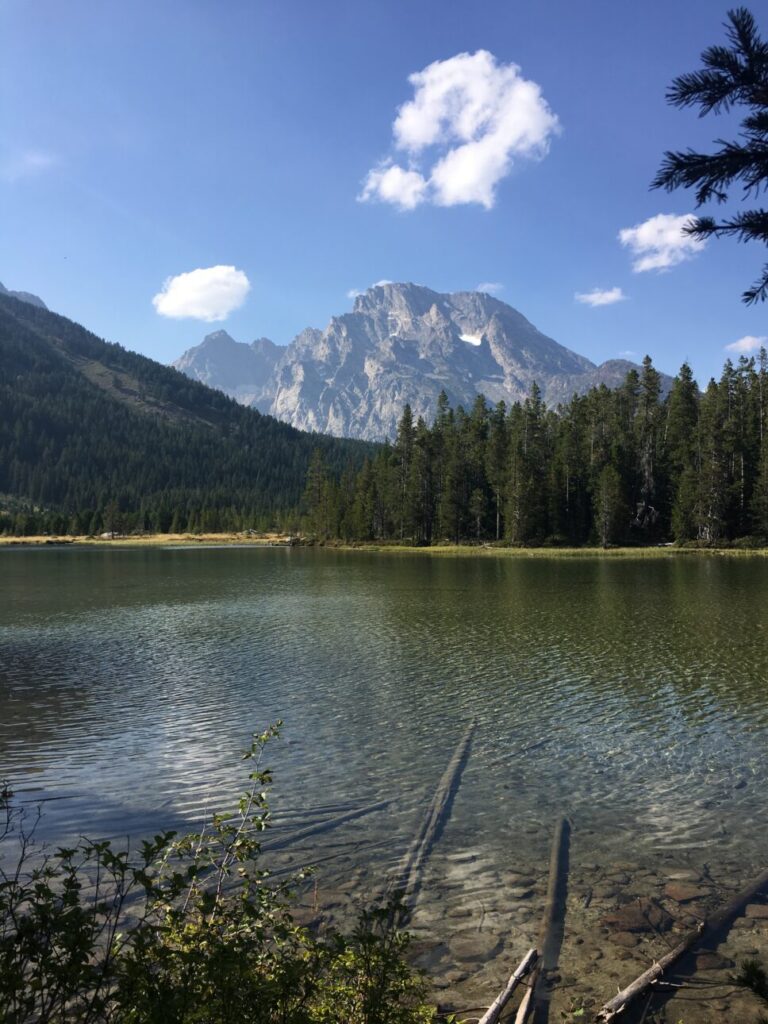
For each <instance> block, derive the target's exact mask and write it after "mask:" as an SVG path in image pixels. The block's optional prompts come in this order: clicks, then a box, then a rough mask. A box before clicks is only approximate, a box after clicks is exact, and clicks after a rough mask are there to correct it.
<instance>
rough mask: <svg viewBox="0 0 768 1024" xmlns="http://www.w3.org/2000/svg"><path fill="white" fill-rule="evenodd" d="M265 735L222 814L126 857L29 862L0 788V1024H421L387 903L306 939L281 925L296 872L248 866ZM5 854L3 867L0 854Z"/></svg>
mask: <svg viewBox="0 0 768 1024" xmlns="http://www.w3.org/2000/svg"><path fill="white" fill-rule="evenodd" d="M279 725H280V723H278V725H277V726H274V727H272V728H270V729H268V730H267V731H266V732H265V733H262V734H260V735H256V736H255V737H254V739H253V743H252V746H251V749H250V750H249V751H248V752H247V753H246V754H245V758H246V759H247V760H249V761H250V762H251V768H252V770H251V771H250V773H249V783H250V785H249V789H248V791H247V792H246V793H245V794H244V795H243V796H242V797H241V799H240V801H239V803H238V806H237V809H236V811H235V813H234V814H231V815H222V814H216V815H213V816H212V818H211V820H210V822H208V823H207V824H206V826H205V827H204V828H202V829H201V830H200V831H199V832H195V833H190V834H188V835H184V836H181V837H178V836H177V835H176V833H174V832H164V833H161V834H159V835H156V836H155V837H154V838H153V839H152V840H151V841H145V842H144V843H142V845H141V850H140V852H139V853H138V854H137V855H133V856H132V855H130V854H129V852H127V851H115V850H113V848H112V845H111V844H110V843H109V842H98V843H96V842H89V841H85V840H83V841H81V842H80V843H79V844H77V845H76V846H74V847H71V848H61V849H58V850H56V851H55V852H54V853H53V854H49V855H47V856H43V855H41V854H40V853H39V851H38V849H37V847H36V845H35V842H34V830H35V824H36V823H35V822H34V821H33V822H32V824H31V826H30V825H29V823H28V821H27V820H26V819H25V817H24V815H23V814H22V813H21V812H20V811H19V810H18V808H16V807H15V806H14V803H13V796H12V794H11V792H10V790H9V789H8V788H5V789H4V790H2V791H0V810H2V812H3V814H4V824H3V825H2V826H0V843H2V852H3V858H2V860H0V865H5V866H4V867H2V866H0V1022H1V1024H27V1022H30V1024H31V1022H32V1021H34V1022H36V1024H47V1022H50V1024H58V1022H68V1021H77V1022H83V1024H86V1022H87V1024H101V1022H110V1024H225V1022H226V1024H230V1022H231V1021H233V1020H236V1021H238V1022H244V1024H267V1022H269V1024H331V1022H340V1021H344V1022H346V1024H427V1022H430V1021H432V1020H434V1012H433V1010H432V1008H430V1007H429V1006H428V1005H427V1004H426V1003H425V985H424V982H423V980H422V978H421V976H420V975H418V974H417V973H415V972H414V971H413V970H412V969H411V968H410V967H409V965H408V963H407V960H406V952H407V947H408V936H407V935H406V934H405V933H402V932H399V931H398V930H397V929H396V928H394V927H393V926H392V924H391V922H392V921H393V920H394V919H395V918H396V916H397V915H396V912H395V911H396V906H394V905H392V904H388V905H386V906H382V907H379V908H375V909H373V910H368V911H364V912H363V913H362V914H361V916H360V919H359V921H358V924H357V926H356V928H355V929H354V930H353V931H352V933H351V934H350V935H342V934H341V933H339V932H336V931H333V932H330V933H328V934H326V935H320V936H315V935H312V934H310V932H309V931H308V930H307V929H305V928H302V927H299V926H298V925H297V924H296V923H295V921H294V920H293V918H292V916H291V906H292V898H293V897H292V890H293V887H294V886H295V885H297V884H298V883H300V882H301V881H302V880H303V879H304V878H305V877H306V876H307V872H306V871H302V872H298V873H297V874H296V875H294V876H293V877H292V878H291V879H290V880H289V881H288V882H282V883H277V882H276V880H275V879H274V878H273V877H272V876H271V875H270V873H269V871H267V870H265V869H263V868H262V867H261V866H260V853H261V847H260V838H261V835H262V833H263V832H264V830H265V829H267V828H268V826H269V819H270V813H269V807H268V802H267V790H268V788H269V785H270V783H271V774H270V772H269V771H268V770H266V769H263V768H261V758H262V754H263V751H264V747H265V745H266V743H267V742H268V741H269V740H270V739H271V738H273V737H274V736H276V735H278V732H279ZM14 845H15V847H16V848H15V851H14V854H13V856H12V857H8V856H7V854H6V851H7V850H8V847H9V846H14Z"/></svg>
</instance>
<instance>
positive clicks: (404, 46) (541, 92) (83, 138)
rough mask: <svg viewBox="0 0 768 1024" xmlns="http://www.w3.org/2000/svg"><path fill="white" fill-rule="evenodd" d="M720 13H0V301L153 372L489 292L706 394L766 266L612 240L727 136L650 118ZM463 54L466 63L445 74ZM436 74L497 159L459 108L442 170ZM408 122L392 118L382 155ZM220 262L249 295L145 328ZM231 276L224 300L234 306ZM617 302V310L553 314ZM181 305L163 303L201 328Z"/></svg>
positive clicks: (518, 0)
mask: <svg viewBox="0 0 768 1024" xmlns="http://www.w3.org/2000/svg"><path fill="white" fill-rule="evenodd" d="M753 9H754V11H755V13H756V14H759V11H758V10H757V8H753ZM726 10H727V4H722V3H715V2H710V0H684V2H683V0H680V2H677V3H669V2H668V0H667V2H664V3H662V2H657V0H648V2H646V3H644V4H630V3H623V2H621V3H617V2H616V0H590V2H588V3H580V4H577V3H573V0H536V2H535V3H534V2H530V0H482V2H478V3H475V4H469V3H466V2H456V0H418V2H414V0H389V2H386V3H384V2H373V0H366V2H362V0H357V2H346V0H323V2H322V3H318V2H317V0H296V2H290V3H286V2H285V0H281V2H280V0H278V2H273V0H268V2H260V0H227V3H215V2H213V0H206V2H201V0H183V2H177V0H165V2H163V3H160V4H158V3H156V2H153V3H149V2H145V0H132V2H131V3H125V2H120V3H118V2H113V0H100V2H99V3H93V2H92V0H69V2H68V3H66V4H62V3H61V2H60V0H35V2H31V0H2V2H0V281H2V282H3V283H4V284H5V285H6V287H9V288H17V289H26V290H29V291H33V292H36V293H38V294H39V295H41V296H42V297H43V298H44V299H45V301H46V302H47V303H48V305H49V306H50V307H51V308H52V309H55V310H56V311H57V312H61V313H64V314H65V315H67V316H70V317H72V318H73V319H75V320H77V321H79V322H81V323H83V324H85V325H86V326H87V327H89V328H90V329H91V330H93V331H95V332H96V333H97V334H99V335H101V336H103V337H106V338H108V339H109V340H113V341H119V342H121V343H122V344H124V345H126V346H127V347H129V348H133V349H136V350H138V351H140V352H144V353H146V354H147V355H150V356H152V357H154V358H156V359H160V360H162V361H170V360H171V359H173V358H175V357H176V356H178V355H179V354H180V353H181V352H182V351H183V350H184V349H185V348H187V347H189V346H190V345H193V344H196V343H198V342H199V341H200V340H201V339H202V337H203V335H204V334H206V333H208V332H210V331H212V330H216V329H218V328H219V327H224V328H226V329H227V330H228V331H229V332H230V333H231V334H232V335H233V336H234V337H235V338H237V339H238V340H243V341H248V340H251V339H253V338H255V337H258V336H260V335H267V336H268V337H271V338H272V339H273V340H275V341H277V342H280V343H287V342H288V341H290V340H291V339H292V338H293V337H294V335H295V334H297V333H298V331H299V330H301V329H302V328H303V327H305V326H307V325H312V326H317V327H324V326H325V324H326V323H327V321H328V319H329V318H330V316H331V315H333V314H336V313H340V312H343V311H345V310H347V309H349V308H351V304H352V300H351V299H350V298H349V297H348V293H349V292H350V291H352V290H354V289H364V288H365V287H366V286H368V285H369V284H371V283H373V282H375V281H378V280H381V279H389V280H396V281H401V280H410V281H416V282H419V283H422V284H426V285H429V286H430V287H433V288H435V289H437V290H441V291H450V290H458V289H472V288H475V287H477V286H478V285H479V284H481V283H485V282H488V283H492V284H495V285H498V286H500V287H499V290H498V295H499V297H500V298H502V299H504V300H505V301H507V302H509V303H510V304H511V305H513V306H515V307H516V308H517V309H519V310H520V311H521V312H522V313H523V314H524V315H525V316H527V317H528V318H529V319H530V320H531V321H532V322H533V323H535V324H536V326H537V327H539V329H540V330H542V331H544V332H545V333H547V334H549V335H551V336H552V337H554V338H555V339H557V340H558V341H560V342H561V343H562V344H564V345H567V346H568V347H570V348H572V349H575V350H576V351H577V352H579V353H582V354H584V355H586V356H588V357H590V358H591V359H593V360H595V361H597V362H599V361H601V360H603V359H606V358H612V357H615V356H618V355H620V354H625V353H634V355H633V356H630V358H636V357H642V355H643V354H645V353H646V352H647V353H649V354H650V355H651V356H652V358H653V359H654V362H655V363H656V365H657V366H659V367H660V368H661V369H663V370H666V371H669V372H675V371H676V369H677V368H678V367H679V365H680V363H681V362H682V361H683V360H684V359H688V360H689V361H690V362H691V364H692V365H693V368H694V371H695V373H696V375H697V377H698V378H699V380H700V381H706V379H707V378H708V377H709V376H710V375H712V374H714V375H718V374H719V372H720V370H721V367H722V363H723V360H724V359H725V357H726V355H728V353H727V352H725V351H724V346H725V345H727V344H729V343H733V342H735V341H737V340H738V339H741V338H743V337H745V336H754V337H762V336H765V335H766V334H768V323H767V321H768V317H767V316H766V313H767V312H768V310H767V309H766V306H765V305H764V304H763V305H758V306H753V307H745V306H744V305H743V304H742V303H741V301H740V295H741V292H742V290H743V289H744V288H745V287H747V286H748V285H749V284H751V283H752V281H753V280H754V279H755V278H756V277H757V274H758V271H759V269H760V267H761V266H762V263H763V262H764V260H765V252H764V250H763V251H761V249H760V247H759V246H757V245H754V244H752V245H739V244H737V243H735V242H731V241H714V242H710V243H709V244H708V245H707V246H706V248H704V250H703V251H700V252H696V253H687V254H686V253H683V255H684V256H687V258H684V259H682V260H681V262H679V263H677V265H673V266H669V267H668V268H666V269H650V270H646V271H643V272H637V271H633V262H635V263H636V262H637V261H638V260H639V259H642V258H643V253H639V254H638V253H635V254H634V255H633V253H632V251H631V250H630V249H629V248H628V247H627V246H623V245H622V244H621V243H620V241H619V239H618V235H619V232H620V231H621V230H622V229H628V228H633V227H634V226H636V225H639V224H642V223H644V222H646V221H648V220H649V219H650V218H653V217H656V216H657V215H659V214H664V215H673V214H674V215H676V216H683V215H686V214H690V213H691V212H692V211H693V209H694V205H693V200H692V197H691V196H690V195H688V194H687V193H685V192H678V193H673V194H671V195H668V194H666V193H659V192H651V191H649V188H648V186H649V182H650V181H651V179H652V178H653V176H654V174H655V172H656V170H657V168H658V165H659V162H660V160H661V156H662V153H663V151H664V150H665V149H667V148H675V147H676V148H684V147H686V146H688V145H691V146H693V147H709V146H711V143H712V140H713V139H715V138H717V137H719V136H723V135H724V136H729V135H733V132H734V124H735V121H734V120H733V119H729V118H727V117H709V118H705V119H698V118H697V117H696V114H695V112H693V111H678V110H675V109H673V108H670V107H668V106H667V105H666V103H665V100H664V93H665V90H666V88H667V86H668V85H669V83H670V81H671V80H672V78H673V77H674V76H675V75H677V74H679V73H681V72H683V71H686V70H691V69H693V68H695V67H697V66H698V64H699V55H700V53H701V51H702V50H703V49H704V48H705V47H706V46H707V45H710V44H711V43H714V42H718V41H721V40H722V38H723V29H722V27H721V26H722V22H723V21H724V19H725V14H726ZM762 29H763V32H764V33H768V19H763V24H762ZM477 51H487V55H486V56H485V57H483V58H477V57H474V56H473V57H472V59H471V61H470V63H462V62H461V61H457V60H456V58H458V55H460V54H469V55H476V54H477ZM435 62H439V63H437V64H436V63H435ZM483 62H484V63H483ZM430 65H435V67H434V68H433V69H432V71H431V72H429V73H427V74H426V75H423V76H422V78H421V79H420V80H418V81H416V82H414V81H412V80H409V76H413V75H414V74H416V73H418V72H423V71H424V69H426V68H428V67H429V66H430ZM481 65H482V66H481ZM510 65H517V67H518V68H519V70H518V71H516V70H515V69H514V68H510V67H509V66H510ZM452 75H458V79H457V80H460V85H461V83H462V82H463V83H464V84H463V86H461V88H465V93H461V91H459V93H458V95H459V97H460V98H461V96H462V95H464V96H465V99H466V98H467V96H469V97H470V99H471V95H474V93H471V90H473V89H475V87H476V86H477V88H478V89H479V90H480V93H479V95H481V96H482V97H484V98H485V99H486V100H487V99H488V96H490V97H491V100H490V102H491V106H493V103H495V102H496V99H494V95H495V94H494V90H497V93H498V96H501V99H500V100H499V101H498V102H499V106H498V111H497V114H498V116H497V117H496V121H494V122H493V123H494V124H496V127H497V129H498V132H497V135H498V139H497V141H498V147H497V149H498V151H497V150H493V148H492V147H493V146H494V145H496V143H495V142H494V141H493V140H491V142H490V143H489V142H488V131H489V130H490V129H487V125H486V126H485V127H483V125H484V124H485V122H483V116H482V115H478V120H477V124H476V125H474V127H473V125H472V124H470V126H469V128H468V129H466V131H467V132H468V133H469V134H466V135H465V136H464V137H463V140H464V142H466V141H467V139H469V140H470V143H471V145H470V147H469V149H468V150H467V151H466V152H464V153H463V157H464V158H465V159H464V165H462V166H458V170H457V167H456V166H454V164H453V163H451V164H450V166H448V165H443V164H441V161H444V160H445V158H446V156H448V155H449V154H451V153H452V152H454V151H455V150H456V149H458V148H459V147H460V146H461V145H462V144H463V142H462V138H459V135H460V130H461V129H460V126H459V127H457V124H456V123H449V122H450V118H451V117H452V116H453V113H452V111H453V108H452V107H451V105H450V103H449V104H448V106H447V107H445V108H444V109H443V113H442V115H441V113H440V98H439V96H437V98H436V90H437V91H438V92H439V82H440V81H445V80H446V78H448V79H450V80H451V81H453V79H451V76H452ZM467 83H469V85H467ZM478 83H479V84H478ZM466 89H469V90H470V93H471V95H470V93H466ZM505 90H506V91H505ZM515 90H517V91H515ZM502 93H503V94H504V95H503V96H502ZM498 96H497V99H498ZM454 98H455V97H454ZM518 100H519V103H520V104H522V105H523V106H525V105H526V104H528V108H527V111H526V110H523V111H522V114H521V113H520V110H519V109H518V107H517V106H516V104H517V103H518ZM414 101H415V105H414ZM467 102H469V100H468V101H467ZM404 104H411V107H409V108H408V109H409V111H410V114H411V115H412V116H411V117H410V120H409V121H408V123H407V124H406V123H405V122H402V123H401V125H400V128H399V129H398V131H399V134H398V132H395V133H394V134H393V124H394V122H395V119H396V118H397V117H398V110H399V108H401V107H402V106H403V105H404ZM454 106H455V104H454ZM459 106H461V103H459ZM466 106H467V105H466V104H465V107H466ZM449 108H450V109H449ZM436 110H437V113H435V111H436ZM446 110H448V113H447V114H446ZM460 113H461V111H460ZM464 114H467V109H464ZM443 115H445V116H443ZM471 115H472V111H471V110H469V116H470V119H471ZM462 116H463V115H462ZM441 117H442V120H441ZM520 117H522V118H523V120H525V118H528V120H527V121H526V122H525V126H524V127H526V126H527V127H526V130H527V129H530V131H528V134H527V135H526V133H525V131H524V132H523V137H522V141H520V131H518V129H519V127H520V126H519V124H518V121H519V119H520ZM516 119H517V120H516ZM438 122H439V123H438ZM478 125H479V127H478ZM499 126H500V127H499ZM465 127H466V126H465ZM430 130H432V137H431V141H430V137H429V133H430ZM452 132H453V134H451V133H452ZM473 132H474V134H473ZM516 132H517V135H516V134H515V133H516ZM505 133H506V134H505ZM494 138H495V136H494ZM425 139H426V141H425ZM526 139H527V142H526ZM499 140H500V141H499ZM510 140H511V141H510ZM478 141H479V144H478V146H477V147H475V148H474V149H473V145H474V143H475V142H478ZM398 142H399V143H400V145H399V147H398V145H397V143H398ZM489 147H490V148H489ZM474 154H478V158H480V156H482V158H483V159H485V160H487V162H488V167H489V168H490V170H489V171H488V173H487V174H485V176H483V175H480V176H479V177H478V172H477V166H475V165H474V164H473V163H472V161H473V160H474V158H475V157H474ZM461 157H462V154H460V155H459V158H453V157H452V158H451V159H452V160H453V159H456V160H459V163H460V158H461ZM387 161H389V163H387ZM467 161H468V162H469V164H468V165H467ZM494 161H495V162H494ZM510 164H511V166H510ZM394 166H396V167H400V168H402V170H403V172H404V173H406V174H412V175H417V177H415V178H412V179H411V180H410V184H411V185H414V184H415V187H416V192H414V191H413V190H412V191H411V192H410V193H407V192H406V191H403V190H402V189H401V190H400V191H399V192H398V191H397V188H396V189H395V190H394V193H395V197H396V198H397V197H398V196H399V198H400V199H401V200H402V199H403V197H404V196H405V197H406V198H408V196H410V200H411V205H412V206H413V208H411V209H403V208H402V205H403V204H402V202H400V203H399V205H398V204H397V203H394V202H392V201H387V199H386V198H384V199H382V189H381V187H379V186H380V182H381V175H382V174H384V173H385V172H386V171H387V170H389V169H391V168H392V167H394ZM440 167H443V168H444V171H445V173H444V174H443V178H442V179H441V180H442V185H440V184H439V180H438V179H439V176H440V173H441V171H440ZM371 172H373V177H370V175H371ZM457 174H458V177H457ZM462 174H463V177H462ZM376 175H378V176H379V177H378V178H377V177H376ZM366 182H367V184H368V187H367V192H368V200H367V201H361V199H360V197H361V195H363V194H365V192H366ZM377 182H378V183H379V184H377ZM421 183H423V184H421ZM395 184H397V183H395ZM406 184H407V182H406ZM398 187H399V186H398ZM419 190H420V193H419ZM385 191H386V190H385ZM390 191H391V190H390ZM416 193H419V195H418V198H417V201H414V197H415V196H416ZM389 198H390V199H392V198H393V196H392V195H390V196H389ZM446 203H449V204H450V205H446ZM665 223H666V222H665ZM670 223H671V222H670ZM646 234H647V230H646ZM643 237H644V236H643ZM641 240H642V238H641ZM674 251H675V252H676V251H677V250H674ZM645 256H646V258H647V256H648V252H647V250H646V251H645ZM651 257H652V258H651V260H650V262H651V263H653V262H654V260H655V261H656V262H657V263H658V262H664V260H665V259H666V256H665V255H664V254H662V257H661V260H659V259H658V252H656V254H655V255H654V254H653V253H651ZM672 258H673V259H674V258H675V257H674V255H673V257H672ZM221 266H224V267H234V268H236V270H237V271H238V272H240V274H242V275H245V278H247V281H248V282H249V283H250V290H249V291H248V293H247V296H245V299H244V302H243V304H242V305H241V306H240V308H237V309H235V310H234V311H233V312H232V313H231V314H230V315H229V316H228V317H227V318H226V319H224V320H220V321H216V322H204V321H203V320H200V319H194V318H191V317H188V318H184V319H175V318H172V317H169V316H164V315H160V313H159V312H158V311H157V310H156V308H155V306H154V305H153V302H152V299H153V297H154V296H156V295H157V294H158V293H160V291H161V288H162V287H163V284H164V282H165V281H166V280H167V279H168V278H172V277H174V276H176V275H180V274H184V273H189V272H191V271H194V270H197V269H208V268H212V267H221ZM225 276H226V274H225ZM238 281H239V282H240V283H241V284H242V281H243V278H242V277H238V278H237V279H236V280H235V281H234V282H232V281H231V280H230V281H225V282H224V284H225V285H226V286H227V287H230V286H231V287H232V288H233V289H234V291H233V292H232V294H233V295H235V296H236V295H237V293H238V288H239V285H238ZM195 282H196V279H183V281H182V282H181V285H180V287H182V286H184V285H185V284H186V285H195ZM614 289H620V294H622V295H624V296H626V298H625V299H624V300H622V301H616V302H613V303H612V304H605V305H601V306H597V307H595V306H591V305H589V304H587V303H585V302H579V301H577V300H576V299H575V295H576V294H581V295H586V294H589V293H591V292H593V290H599V291H601V292H612V293H613V295H614V296H615V295H616V294H617V293H616V292H614V291H613V290H614ZM182 290H183V288H182ZM185 295H186V293H184V294H182V296H181V302H180V303H176V304H175V305H174V302H173V301H172V299H168V301H166V302H165V305H164V303H163V301H160V302H159V305H160V307H161V310H162V309H163V308H164V309H165V312H172V313H174V312H175V313H178V312H184V311H185V310H189V309H191V310H192V312H195V311H197V312H198V314H199V311H200V309H199V307H195V306H194V304H193V305H192V306H191V307H190V306H189V305H185V304H184V303H185V301H186V300H185ZM177 297H178V296H177ZM187 297H188V296H187ZM609 297H610V296H609Z"/></svg>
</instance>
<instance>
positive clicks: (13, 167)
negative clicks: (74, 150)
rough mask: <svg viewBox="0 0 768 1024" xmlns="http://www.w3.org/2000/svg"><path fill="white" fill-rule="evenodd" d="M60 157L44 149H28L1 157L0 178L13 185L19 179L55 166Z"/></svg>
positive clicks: (36, 174) (35, 174) (21, 179)
mask: <svg viewBox="0 0 768 1024" xmlns="http://www.w3.org/2000/svg"><path fill="white" fill-rule="evenodd" d="M58 162H59V161H58V158H57V157H56V156H54V154H53V153H48V152H46V151H45V150H42V149H26V150H23V151H22V152H19V153H9V154H7V155H6V156H4V157H0V178H2V180H3V181H6V182H8V183H9V184H11V185H13V184H15V183H16V182H18V181H25V180H27V179H28V178H35V177H37V176H38V175H39V174H43V173H44V172H45V171H48V170H50V168H52V167H55V166H56V164H57V163H58Z"/></svg>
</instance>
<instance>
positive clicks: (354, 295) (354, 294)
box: [347, 288, 363, 299]
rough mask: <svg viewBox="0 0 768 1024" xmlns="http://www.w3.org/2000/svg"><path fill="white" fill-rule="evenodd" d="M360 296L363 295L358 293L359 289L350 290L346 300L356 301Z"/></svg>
mask: <svg viewBox="0 0 768 1024" xmlns="http://www.w3.org/2000/svg"><path fill="white" fill-rule="evenodd" d="M362 294H363V293H362V292H361V291H360V289H359V288H350V289H349V291H348V292H347V298H348V299H356V298H357V296H358V295H362Z"/></svg>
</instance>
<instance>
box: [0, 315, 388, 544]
mask: <svg viewBox="0 0 768 1024" xmlns="http://www.w3.org/2000/svg"><path fill="white" fill-rule="evenodd" d="M315 449H319V450H320V451H322V453H323V457H324V458H325V459H326V460H327V462H328V465H329V466H331V467H333V470H334V472H336V473H341V472H342V470H343V469H345V468H348V467H354V468H355V469H356V468H359V467H360V465H361V463H362V461H363V458H364V457H365V455H366V454H367V453H371V452H372V451H373V449H372V447H371V446H370V445H366V444H364V443H361V442H355V441H345V440H337V439H332V438H328V437H323V436H320V435H311V434H306V433H302V432H301V431H299V430H295V429H294V428H292V427H290V426H288V425H287V424H284V423H279V422H278V421H277V420H275V419H273V418H272V417H269V416H262V415H260V414H259V413H258V412H256V411H254V410H251V409H246V408H243V407H242V406H240V405H238V404H237V403H236V402H234V401H233V400H232V399H229V398H227V397H226V396H225V395H223V394H221V393H220V392H217V391H213V390H211V389H210V388H207V387H205V386H204V385H202V384H198V383H195V382H193V381H191V380H189V378H187V377H185V376H184V375H183V374H181V373H179V372H177V371H176V370H173V369H171V368H169V367H165V366H162V365H161V364H159V363H156V362H154V361H153V360H151V359H147V358H145V357H144V356H140V355H137V354H136V353H133V352H128V351H126V350H125V349H124V348H122V347H121V346H120V345H115V344H108V343H106V342H104V341H102V340H101V339H99V338H97V337H95V335H93V334H91V333H90V332H88V331H87V330H85V329H84V328H83V327H81V326H79V325H78V324H76V323H73V322H72V321H70V320H67V319H66V318H65V317H62V316H58V315H56V314H54V313H50V312H48V311H47V310H45V309H42V308H37V307H35V306H32V305H30V304H29V303H27V302H21V301H19V300H17V299H14V298H12V297H10V296H7V295H0V495H2V496H3V499H2V505H3V506H5V510H6V511H5V514H4V515H3V516H2V519H0V530H1V529H6V530H14V531H17V532H22V533H31V532H35V531H37V530H39V529H43V528H45V529H50V530H54V531H57V532H58V531H64V530H69V531H71V532H76V533H94V532H98V531H99V530H102V529H104V530H112V529H115V530H117V529H120V530H128V529H150V530H159V531H165V530H168V529H171V528H172V527H174V528H177V529H180V530H183V529H211V530H215V529H232V528H235V529H239V528H242V527H245V526H254V525H269V524H270V523H271V522H272V521H275V520H276V519H278V518H279V515H278V514H279V513H286V512H289V511H291V510H295V509H296V508H297V507H298V503H299V499H300V497H301V492H302V487H303V485H304V480H305V478H306V475H307V468H308V465H309V462H310V458H311V455H312V452H313V451H314V450H315Z"/></svg>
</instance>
